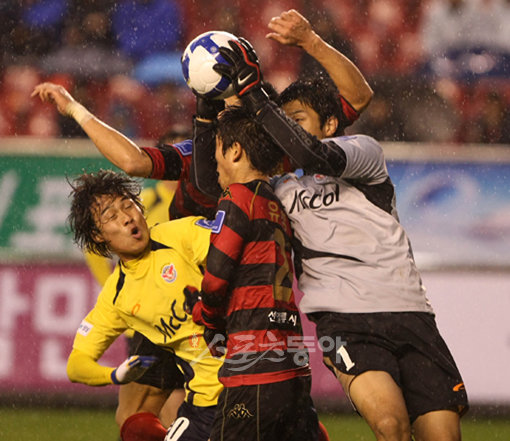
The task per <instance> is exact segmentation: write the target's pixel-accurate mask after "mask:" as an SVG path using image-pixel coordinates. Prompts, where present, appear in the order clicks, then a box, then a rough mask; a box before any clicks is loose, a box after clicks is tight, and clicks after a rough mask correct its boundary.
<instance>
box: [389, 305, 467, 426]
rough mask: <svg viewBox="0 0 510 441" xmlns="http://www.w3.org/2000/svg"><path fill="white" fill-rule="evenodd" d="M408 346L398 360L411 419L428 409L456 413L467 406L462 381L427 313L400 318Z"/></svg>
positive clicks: (463, 411)
mask: <svg viewBox="0 0 510 441" xmlns="http://www.w3.org/2000/svg"><path fill="white" fill-rule="evenodd" d="M402 325H403V328H402V331H401V334H403V333H404V332H405V331H406V330H409V332H408V338H407V340H408V342H409V345H408V347H407V349H406V351H404V352H403V353H402V355H401V357H400V359H399V369H400V375H401V381H402V389H403V392H404V397H405V399H406V403H407V408H408V411H409V416H410V418H411V421H414V420H415V419H416V418H418V417H419V416H420V415H424V414H426V413H428V412H434V411H440V410H446V411H449V410H451V411H454V412H456V413H458V414H459V415H462V414H464V413H465V412H466V411H467V409H468V400H467V394H466V389H465V387H464V382H463V380H462V377H461V375H460V372H459V370H458V369H457V366H456V364H455V361H454V359H453V356H452V355H451V353H450V351H449V349H448V347H447V345H446V343H445V342H444V340H443V339H442V337H441V335H440V334H439V331H438V329H437V327H436V324H435V320H434V317H433V316H431V315H430V314H421V313H416V314H409V315H408V317H406V318H404V320H402Z"/></svg>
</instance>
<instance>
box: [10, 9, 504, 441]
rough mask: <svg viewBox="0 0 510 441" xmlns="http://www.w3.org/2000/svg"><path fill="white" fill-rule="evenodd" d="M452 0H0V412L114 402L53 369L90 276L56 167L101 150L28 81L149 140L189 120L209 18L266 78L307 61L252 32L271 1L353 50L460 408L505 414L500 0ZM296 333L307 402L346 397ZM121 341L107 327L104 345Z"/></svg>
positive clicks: (370, 122) (79, 313)
mask: <svg viewBox="0 0 510 441" xmlns="http://www.w3.org/2000/svg"><path fill="white" fill-rule="evenodd" d="M450 3H456V2H455V1H454V0H451V1H446V0H445V1H440V2H436V1H433V0H424V1H418V0H408V1H405V0H362V1H357V2H351V1H348V0H335V1H324V0H314V1H305V0H284V1H274V0H273V1H271V0H259V1H257V0H251V1H243V2H241V1H210V0H209V1H205V0H189V1H171V0H152V1H142V0H139V1H132V0H126V1H117V2H113V1H99V0H80V1H78V0H75V1H71V0H67V1H66V0H42V1H37V0H24V1H11V0H7V1H5V2H2V4H1V5H0V19H1V20H0V22H1V23H2V24H3V25H2V28H1V29H0V42H1V45H2V48H3V51H2V58H1V65H0V79H1V83H0V91H1V95H0V353H1V354H2V356H1V357H0V404H1V407H0V422H2V421H6V420H7V419H9V420H10V421H12V419H11V418H12V414H11V413H9V409H13V408H16V409H20V406H21V407H22V406H26V405H29V406H34V405H39V406H45V407H51V406H60V405H62V404H65V405H70V406H100V407H106V408H107V409H108V412H111V409H110V408H111V407H112V406H113V405H114V403H115V399H116V389H115V388H113V387H107V388H101V389H93V388H89V387H85V386H79V385H71V384H70V383H69V382H68V381H67V379H66V377H65V361H66V357H67V354H68V353H69V350H70V345H71V343H72V338H73V335H74V332H75V329H76V327H77V325H78V323H79V321H80V320H81V318H82V317H83V316H84V315H85V313H86V312H87V311H88V309H89V308H90V307H91V305H92V304H93V302H94V299H95V295H96V294H97V291H98V287H97V286H96V285H95V283H94V281H93V280H92V278H91V276H90V275H89V273H88V270H87V269H86V267H85V266H84V263H83V260H82V258H81V255H80V253H79V252H78V251H77V250H76V249H75V248H74V246H73V245H72V242H71V240H70V238H69V235H68V234H67V232H66V227H65V218H66V216H67V212H68V201H67V194H68V186H67V184H66V177H72V176H73V175H75V174H76V173H79V172H80V171H81V170H83V169H85V170H89V171H90V170H97V169H98V168H100V167H108V166H109V164H108V162H107V161H106V160H104V159H103V158H101V157H99V156H98V154H97V153H96V151H95V149H94V147H93V146H92V145H91V143H90V142H89V141H88V140H87V139H85V138H83V136H84V134H83V132H82V131H81V129H80V128H79V127H78V126H77V125H76V124H75V123H74V122H73V121H71V120H69V119H64V118H62V117H60V116H59V115H58V114H57V112H56V111H55V109H53V107H52V106H50V105H47V104H41V103H39V102H38V101H37V100H34V99H30V93H31V91H32V89H33V87H34V85H35V84H37V83H38V82H40V81H46V80H48V81H54V82H58V83H60V84H62V85H65V86H66V87H67V88H69V90H70V91H71V92H72V94H73V95H74V96H75V97H76V98H77V99H78V100H79V101H80V102H82V103H83V104H85V105H86V106H87V107H88V108H89V109H90V110H91V111H93V112H94V113H95V114H97V115H98V116H99V117H100V118H102V119H103V120H105V121H106V122H107V123H109V124H111V125H112V126H113V127H115V128H117V129H119V130H120V131H122V132H123V133H125V134H126V135H128V136H130V137H133V138H135V139H138V140H139V143H140V144H141V145H153V144H154V143H155V142H156V140H157V139H158V138H159V137H160V136H161V135H162V134H164V133H165V132H166V131H167V130H168V128H170V127H174V126H177V125H179V126H182V125H184V126H189V123H190V120H191V116H192V114H193V106H194V99H193V96H192V94H191V92H190V91H189V90H188V89H187V87H186V86H185V85H184V84H183V80H182V74H181V72H180V64H179V57H180V53H181V52H182V50H183V49H184V47H185V46H186V44H187V42H188V41H189V40H191V39H192V38H193V37H194V36H196V35H198V34H199V33H202V32H204V31H206V30H212V29H221V30H227V31H230V32H233V33H235V34H238V35H241V36H244V37H246V38H248V39H249V40H250V41H251V42H252V43H253V44H254V46H255V48H256V50H257V52H258V54H259V56H260V58H261V64H262V68H263V71H264V73H265V76H266V78H267V79H268V80H269V81H271V82H272V83H273V84H274V85H275V86H276V87H277V89H278V90H282V89H283V88H284V87H285V86H286V85H287V84H289V83H290V82H291V81H292V80H293V79H295V78H296V77H297V76H299V75H304V74H313V73H314V72H315V69H316V68H317V67H316V66H315V65H314V63H312V62H311V61H310V60H309V59H308V58H307V57H305V56H303V54H302V53H301V52H300V50H299V49H296V48H290V47H282V46H279V45H278V44H277V43H274V42H271V41H268V40H266V39H265V37H264V36H265V34H266V33H267V27H266V25H267V23H268V21H269V20H270V18H271V17H272V16H275V15H278V14H279V13H280V12H282V11H284V10H287V9H289V8H291V7H294V8H296V9H297V10H299V11H300V12H302V13H303V14H304V15H305V16H306V17H308V18H309V19H310V21H311V22H312V25H313V26H314V28H315V29H316V30H317V32H318V33H320V34H321V36H323V37H324V38H325V39H326V40H328V41H329V42H330V43H331V44H333V45H334V46H335V47H337V48H338V49H340V50H341V51H342V52H343V53H345V54H346V55H348V56H349V57H350V58H351V59H353V61H355V62H356V63H357V64H358V66H359V67H360V68H361V70H362V72H363V73H364V74H365V76H366V77H367V79H368V81H369V82H370V84H371V85H372V87H373V88H374V90H375V93H376V95H375V97H374V100H373V102H372V103H371V104H370V106H369V108H368V109H367V111H366V112H365V113H364V114H363V115H362V117H361V118H360V120H359V121H358V122H357V123H356V124H355V125H354V126H353V127H352V128H350V129H349V133H355V132H357V131H359V132H363V133H366V134H369V135H372V136H374V137H376V138H377V139H379V140H381V141H383V142H384V148H385V150H386V154H387V156H388V158H389V168H390V175H391V176H392V179H393V180H394V182H395V184H396V186H397V194H398V208H399V212H400V215H401V220H402V223H403V224H404V226H405V227H406V228H407V229H408V232H409V234H410V237H411V240H412V242H413V247H414V251H415V254H416V258H417V262H418V265H419V266H420V268H421V269H422V270H423V271H424V272H423V277H424V283H425V285H426V286H427V288H428V293H429V294H428V295H429V298H430V300H431V301H432V304H433V306H434V308H435V310H436V313H437V320H438V324H439V328H440V330H441V332H442V333H443V335H444V337H445V339H446V340H447V342H448V343H449V345H450V347H451V350H452V352H453V354H454V356H455V358H456V360H457V362H458V364H459V367H460V369H461V372H462V373H463V376H464V378H465V381H466V384H467V388H468V392H469V394H470V398H471V401H472V404H473V405H474V412H472V415H474V416H475V417H476V416H477V415H478V416H479V415H486V414H489V415H490V416H491V417H494V416H498V417H501V416H503V417H507V416H508V413H509V412H508V409H509V408H510V380H509V379H508V378H507V376H506V375H504V374H505V372H506V371H507V370H508V368H507V366H508V365H509V363H510V328H509V325H508V320H507V318H506V316H507V311H508V310H509V306H510V276H509V275H508V266H509V263H508V262H510V259H509V257H510V256H509V254H510V251H509V250H510V247H509V245H510V243H509V242H510V221H509V219H510V192H509V190H508V188H509V185H508V184H509V183H508V180H509V178H508V177H509V176H510V173H509V172H510V154H509V152H510V150H509V148H508V147H509V146H510V111H509V100H510V61H509V60H510V55H509V54H510V48H509V47H510V25H509V24H508V23H510V4H509V2H507V1H504V0H465V2H463V6H461V7H460V9H457V10H456V12H455V14H448V13H446V12H445V11H446V10H445V9H444V6H445V5H449V4H450ZM452 17H453V18H455V20H451V19H452ZM440 25H442V26H440ZM447 31H448V32H447ZM452 34H453V35H454V37H452ZM152 184H153V183H151V182H150V181H148V182H147V183H146V185H152ZM307 330H308V332H309V335H313V329H312V328H311V326H310V325H307ZM311 346H312V357H313V369H314V380H313V392H314V397H315V399H316V401H317V403H318V405H319V408H320V409H321V410H322V411H328V412H338V411H342V412H349V406H348V403H347V402H346V400H345V397H343V394H342V392H341V389H340V387H339V386H338V385H337V383H336V381H335V380H334V378H332V376H331V375H330V374H329V373H328V372H327V371H326V370H325V369H324V368H323V367H322V366H321V363H320V360H319V357H318V354H317V353H316V352H315V353H314V352H313V351H314V349H313V344H311ZM122 358H123V347H122V342H120V343H119V344H118V345H116V346H115V347H114V348H112V350H111V351H110V352H109V354H108V357H107V358H106V359H105V363H115V362H117V361H119V360H121V359H122ZM41 412H42V411H41ZM111 420H112V421H113V416H112V418H111ZM505 433H506V432H505ZM1 434H2V429H0V435H1ZM494 434H496V435H497V433H496V432H494ZM504 436H505V435H502V438H501V439H508V438H505V437H504ZM508 436H510V435H508ZM1 438H2V439H4V438H3V437H1ZM5 439H10V438H5ZM12 439H21V438H18V437H13V438H12ZM26 439H28V438H26ZM480 439H484V438H480Z"/></svg>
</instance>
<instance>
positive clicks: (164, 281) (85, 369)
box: [68, 217, 223, 406]
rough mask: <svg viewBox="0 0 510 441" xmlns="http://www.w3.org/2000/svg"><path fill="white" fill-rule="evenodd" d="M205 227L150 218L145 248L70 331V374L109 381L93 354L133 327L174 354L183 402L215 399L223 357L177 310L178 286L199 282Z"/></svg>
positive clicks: (120, 268)
mask: <svg viewBox="0 0 510 441" xmlns="http://www.w3.org/2000/svg"><path fill="white" fill-rule="evenodd" d="M210 232H211V230H210V226H209V224H208V223H207V222H205V220H204V218H201V217H186V218H182V219H178V220H174V221H170V222H165V223H162V224H159V225H156V226H154V227H153V228H152V229H151V231H150V246H151V249H150V251H149V252H147V253H146V254H144V255H143V256H142V257H140V258H138V259H135V260H131V261H129V262H127V263H122V262H120V263H119V264H118V265H117V267H116V268H115V270H114V272H113V274H112V275H111V276H110V277H109V278H108V280H107V281H106V283H105V285H104V287H103V289H102V291H101V293H100V294H99V297H98V299H97V302H96V305H95V306H94V308H93V309H92V311H90V312H89V314H88V315H87V316H86V317H85V319H84V320H83V321H82V323H81V324H80V327H79V329H78V331H77V333H76V336H75V339H74V343H73V351H72V353H71V355H70V357H69V360H68V375H69V377H70V378H71V379H72V380H73V381H79V382H82V383H85V384H90V385H104V384H111V383H112V381H111V379H110V375H111V372H112V371H113V368H110V367H104V366H101V365H99V364H98V363H97V360H98V359H99V358H100V357H101V355H102V354H103V353H104V352H105V351H106V349H107V348H108V347H109V346H110V345H111V344H112V343H113V341H114V340H115V339H116V338H117V337H118V336H119V335H121V334H122V333H123V332H124V331H125V330H126V329H133V330H135V331H138V332H140V333H141V334H143V335H144V336H145V337H147V338H148V339H149V340H151V341H152V342H153V343H155V344H157V345H159V346H161V347H163V348H165V349H168V350H169V351H171V352H172V353H174V354H175V356H176V362H177V365H178V366H179V368H180V369H181V370H182V371H183V374H184V377H185V380H186V386H185V387H186V393H187V398H186V401H187V402H188V403H190V404H193V405H195V406H213V405H215V404H216V402H217V398H218V395H219V393H220V392H221V389H222V386H221V384H220V383H219V381H218V370H219V368H220V367H221V365H222V363H223V360H222V359H217V358H214V357H212V356H211V355H210V353H209V350H208V348H207V345H206V343H205V342H204V339H203V337H202V333H203V326H200V325H197V324H195V323H194V322H193V320H192V318H191V316H190V315H188V314H187V313H186V312H185V311H184V300H185V298H184V294H183V289H184V287H185V286H186V285H192V286H196V287H200V285H201V282H202V277H203V275H202V271H203V270H202V268H203V267H204V266H205V261H206V257H207V253H208V250H209V241H210Z"/></svg>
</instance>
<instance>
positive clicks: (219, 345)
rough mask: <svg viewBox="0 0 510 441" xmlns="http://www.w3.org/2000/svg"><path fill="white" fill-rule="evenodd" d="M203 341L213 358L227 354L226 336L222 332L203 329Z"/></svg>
mask: <svg viewBox="0 0 510 441" xmlns="http://www.w3.org/2000/svg"><path fill="white" fill-rule="evenodd" d="M204 340H205V342H206V344H207V347H208V348H209V352H210V353H211V355H212V356H213V357H217V358H220V357H223V356H224V355H225V354H226V352H227V334H226V332H225V331H224V330H219V329H211V328H207V327H206V328H204Z"/></svg>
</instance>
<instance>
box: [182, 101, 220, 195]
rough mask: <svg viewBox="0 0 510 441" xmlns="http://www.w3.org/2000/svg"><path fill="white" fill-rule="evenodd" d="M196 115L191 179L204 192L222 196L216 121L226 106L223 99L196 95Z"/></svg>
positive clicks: (194, 119)
mask: <svg viewBox="0 0 510 441" xmlns="http://www.w3.org/2000/svg"><path fill="white" fill-rule="evenodd" d="M196 100H197V101H196V115H195V117H194V118H193V155H192V159H191V172H190V180H191V182H192V183H193V185H194V186H195V187H196V188H197V189H198V190H199V191H200V192H201V193H203V194H205V195H207V196H210V197H212V198H219V197H220V196H221V188H220V186H219V184H218V176H217V174H216V159H215V157H214V153H215V150H216V121H217V117H218V113H219V112H221V110H223V109H224V108H225V103H224V101H223V100H211V99H206V98H203V97H200V96H198V95H197V96H196Z"/></svg>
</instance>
